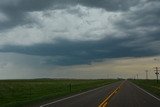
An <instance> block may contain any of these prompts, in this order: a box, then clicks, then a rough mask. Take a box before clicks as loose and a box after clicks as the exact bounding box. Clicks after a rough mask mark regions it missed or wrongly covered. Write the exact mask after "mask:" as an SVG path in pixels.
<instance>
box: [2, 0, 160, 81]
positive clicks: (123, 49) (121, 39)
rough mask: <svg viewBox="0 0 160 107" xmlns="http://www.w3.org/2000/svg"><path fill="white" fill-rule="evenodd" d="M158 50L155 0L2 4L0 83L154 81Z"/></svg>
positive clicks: (159, 9) (5, 0)
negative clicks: (26, 80)
mask: <svg viewBox="0 0 160 107" xmlns="http://www.w3.org/2000/svg"><path fill="white" fill-rule="evenodd" d="M159 47H160V1H159V0H0V79H11V78H20V79H22V78H48V77H49V78H109V77H110V78H112V77H113V78H117V77H124V78H132V77H134V76H135V75H136V74H139V75H140V77H141V78H145V72H144V71H145V70H146V69H148V70H150V75H151V76H150V78H155V75H154V72H153V66H156V64H158V63H160V61H159V56H160V48H159ZM155 58H156V59H157V60H154V59H155Z"/></svg>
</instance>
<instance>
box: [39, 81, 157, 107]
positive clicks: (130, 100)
mask: <svg viewBox="0 0 160 107" xmlns="http://www.w3.org/2000/svg"><path fill="white" fill-rule="evenodd" d="M40 107H160V100H159V99H158V98H156V97H154V96H152V95H150V94H148V93H146V92H145V91H143V90H141V89H140V88H139V87H137V86H136V85H135V84H133V83H131V82H129V81H127V80H125V81H121V82H116V83H113V84H110V85H107V86H104V87H101V88H97V89H94V90H91V91H88V92H84V93H81V94H78V95H74V96H71V97H67V98H64V99H60V100H57V101H54V102H49V103H46V104H42V105H40Z"/></svg>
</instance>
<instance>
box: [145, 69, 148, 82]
mask: <svg viewBox="0 0 160 107" xmlns="http://www.w3.org/2000/svg"><path fill="white" fill-rule="evenodd" d="M145 72H146V80H148V70H145Z"/></svg>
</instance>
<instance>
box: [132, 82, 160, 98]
mask: <svg viewBox="0 0 160 107" xmlns="http://www.w3.org/2000/svg"><path fill="white" fill-rule="evenodd" d="M130 83H131V84H133V85H134V86H135V87H137V88H138V89H140V90H141V91H143V92H145V93H147V94H148V95H150V96H152V97H153V98H155V99H157V100H158V101H160V99H159V98H157V97H156V96H154V95H153V94H151V93H149V92H147V91H146V90H144V89H142V88H140V87H139V86H138V85H136V84H135V83H133V82H130Z"/></svg>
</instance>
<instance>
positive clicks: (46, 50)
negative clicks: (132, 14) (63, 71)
mask: <svg viewBox="0 0 160 107" xmlns="http://www.w3.org/2000/svg"><path fill="white" fill-rule="evenodd" d="M136 39H137V37H131V38H123V39H115V38H110V39H103V40H100V41H96V42H89V41H88V42H73V41H68V40H62V39H60V40H58V42H57V43H55V44H39V45H33V46H6V47H4V48H3V49H0V52H16V53H22V54H30V55H39V56H52V57H56V58H53V60H52V59H47V60H45V61H46V63H47V64H55V65H76V64H90V63H91V62H93V61H101V60H103V59H105V58H121V57H142V56H152V55H157V54H159V53H158V52H157V51H153V50H152V49H150V48H144V47H143V46H142V45H140V44H134V46H132V45H131V46H128V44H129V43H130V42H133V41H136ZM143 42H145V41H143ZM62 43H63V44H62ZM145 46H147V44H146V45H145ZM138 48H144V49H138Z"/></svg>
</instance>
